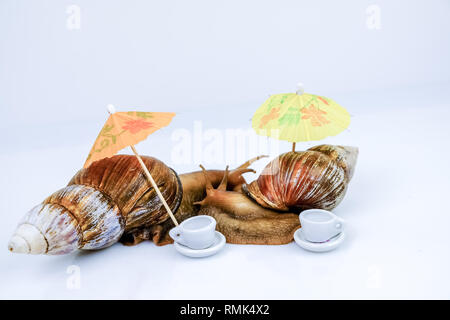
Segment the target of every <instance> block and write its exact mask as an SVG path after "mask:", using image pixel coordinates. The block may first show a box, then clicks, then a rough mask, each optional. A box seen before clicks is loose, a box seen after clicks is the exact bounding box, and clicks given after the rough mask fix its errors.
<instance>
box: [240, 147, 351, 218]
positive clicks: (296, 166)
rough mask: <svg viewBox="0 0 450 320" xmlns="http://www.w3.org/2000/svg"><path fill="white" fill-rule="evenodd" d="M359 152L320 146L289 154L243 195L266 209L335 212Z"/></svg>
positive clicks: (275, 160) (248, 187) (346, 148)
mask: <svg viewBox="0 0 450 320" xmlns="http://www.w3.org/2000/svg"><path fill="white" fill-rule="evenodd" d="M357 156H358V148H355V147H347V146H333V145H320V146H316V147H313V148H310V149H308V150H307V151H303V152H287V153H284V154H281V155H280V156H279V157H277V158H276V159H274V160H273V161H271V162H270V163H269V164H268V165H267V166H266V167H265V168H264V170H263V172H262V173H261V175H260V176H259V177H258V179H257V180H255V181H253V182H252V183H250V184H249V185H246V184H244V185H243V186H242V189H243V191H244V192H245V193H246V194H247V195H248V196H250V197H251V198H253V199H254V200H255V201H256V202H258V204H260V205H261V206H263V207H265V208H270V209H275V210H279V211H289V210H293V211H300V210H304V209H310V208H320V209H326V210H331V209H333V208H335V207H336V206H337V205H338V204H339V203H340V202H341V201H342V199H343V198H344V195H345V192H346V191H347V186H348V183H349V181H350V179H351V178H352V176H353V171H354V167H355V164H356V158H357Z"/></svg>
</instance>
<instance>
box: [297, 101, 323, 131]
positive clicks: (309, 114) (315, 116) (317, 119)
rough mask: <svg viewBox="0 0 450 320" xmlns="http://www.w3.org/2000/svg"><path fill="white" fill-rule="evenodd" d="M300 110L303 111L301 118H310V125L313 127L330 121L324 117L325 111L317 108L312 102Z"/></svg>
mask: <svg viewBox="0 0 450 320" xmlns="http://www.w3.org/2000/svg"><path fill="white" fill-rule="evenodd" d="M300 111H301V112H302V113H303V116H302V119H309V120H311V125H312V126H313V127H321V126H322V125H324V124H328V123H330V121H328V120H327V118H325V116H324V115H326V114H327V113H326V112H325V111H323V110H320V109H319V108H316V107H315V106H314V105H313V104H311V105H310V106H309V107H308V108H306V107H305V108H302V109H300Z"/></svg>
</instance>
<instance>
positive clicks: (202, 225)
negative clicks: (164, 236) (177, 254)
mask: <svg viewBox="0 0 450 320" xmlns="http://www.w3.org/2000/svg"><path fill="white" fill-rule="evenodd" d="M215 230H216V220H215V219H214V218H213V217H210V216H205V215H201V216H195V217H191V218H189V219H186V220H184V221H183V222H182V223H180V224H179V225H178V226H177V227H175V228H173V229H171V230H170V231H169V235H170V237H171V238H172V239H173V240H174V241H176V242H177V243H179V244H182V245H184V246H186V247H189V248H191V249H205V248H208V247H210V246H211V245H212V244H213V243H214V241H215V238H216V232H215Z"/></svg>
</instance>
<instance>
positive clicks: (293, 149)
mask: <svg viewBox="0 0 450 320" xmlns="http://www.w3.org/2000/svg"><path fill="white" fill-rule="evenodd" d="M292 152H295V142H292Z"/></svg>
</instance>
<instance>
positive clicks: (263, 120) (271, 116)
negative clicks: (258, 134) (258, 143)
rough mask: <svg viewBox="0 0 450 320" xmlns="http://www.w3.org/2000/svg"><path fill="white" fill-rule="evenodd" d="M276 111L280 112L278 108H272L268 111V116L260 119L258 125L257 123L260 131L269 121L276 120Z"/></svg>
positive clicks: (277, 115) (277, 114)
mask: <svg viewBox="0 0 450 320" xmlns="http://www.w3.org/2000/svg"><path fill="white" fill-rule="evenodd" d="M278 111H280V108H273V109H271V110H270V112H269V113H268V114H266V115H265V116H263V117H262V118H261V121H260V123H259V128H260V129H261V128H263V127H264V126H266V125H267V124H268V123H269V121H270V120H273V119H277V118H278V117H279V116H280V114H279V113H278Z"/></svg>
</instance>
